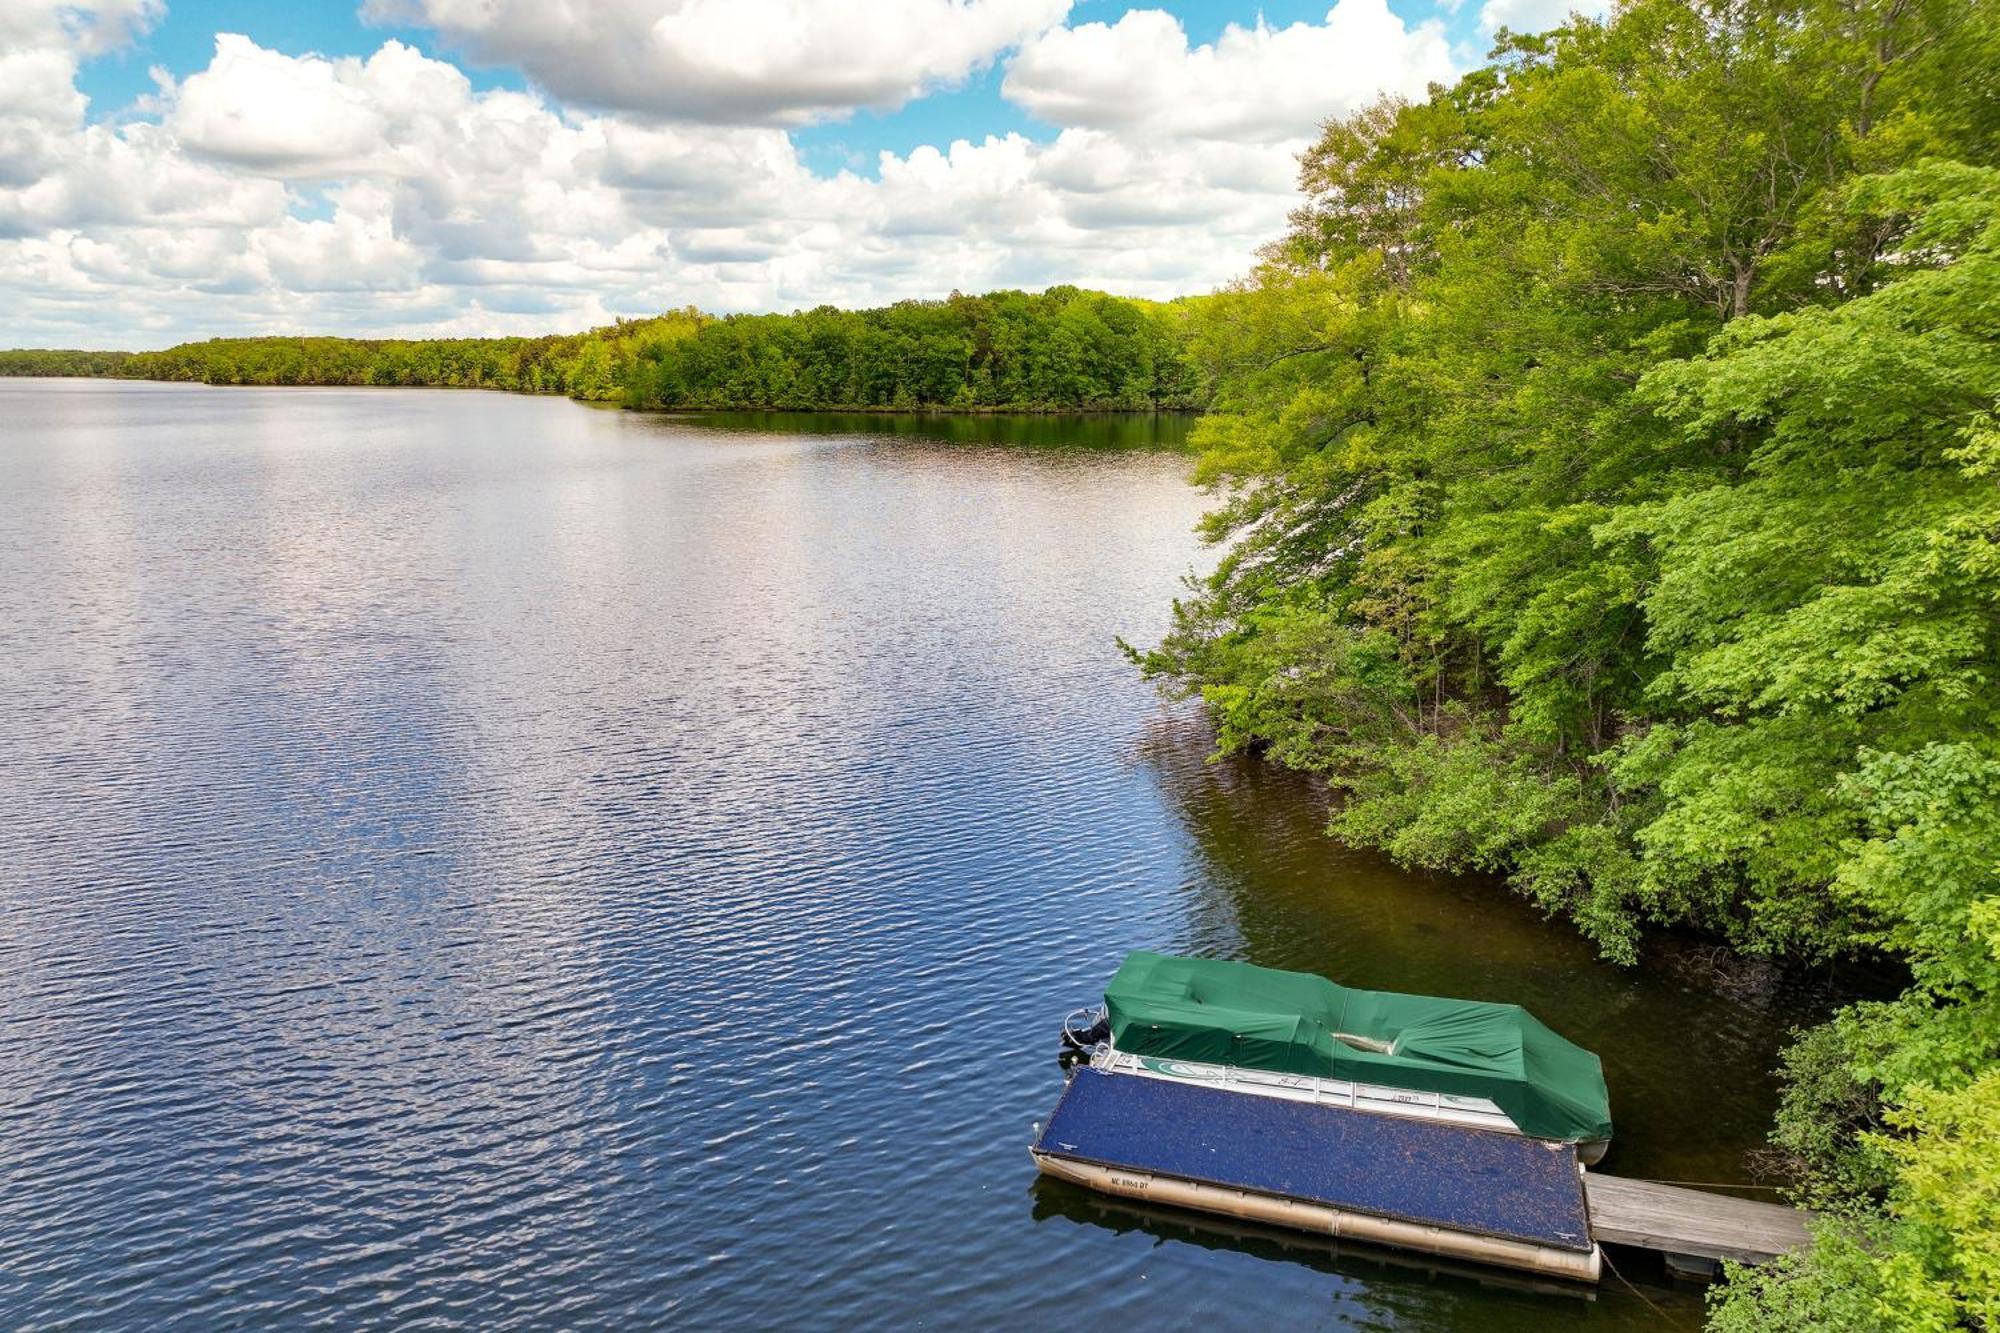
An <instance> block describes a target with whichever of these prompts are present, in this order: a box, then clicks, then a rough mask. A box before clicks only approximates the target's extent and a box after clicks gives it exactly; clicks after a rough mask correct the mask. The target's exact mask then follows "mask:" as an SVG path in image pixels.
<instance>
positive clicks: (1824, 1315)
mask: <svg viewBox="0 0 2000 1333" xmlns="http://www.w3.org/2000/svg"><path fill="white" fill-rule="evenodd" d="M1996 69H2000V40H1996V24H1995V18H1994V7H1993V6H1992V4H1990V3H1970V4H1968V3H1965V2H1964V0H1937V2H1932V0H1775V2H1772V3H1757V4H1740V3H1726V4H1725V3H1700V2H1693V3H1691V2H1690V0H1637V2H1636V3H1628V4H1626V5H1623V6H1621V7H1620V9H1619V11H1618V12H1617V14H1616V15H1615V16H1614V17H1613V18H1612V19H1611V20H1609V21H1607V22H1603V23H1599V22H1593V21H1588V20H1577V21H1575V22H1573V23H1572V25H1571V26H1569V27H1566V28H1564V29H1561V30H1559V31H1556V32H1554V33H1549V34H1545V35H1541V36H1535V37H1518V36H1517V37H1504V36H1503V38H1502V40H1501V43H1500V46H1499V49H1498V50H1497V52H1496V57H1495V63H1494V64H1493V65H1492V66H1491V67H1489V68H1486V69H1483V70H1480V71H1478V72H1477V73H1474V74H1472V75H1470V76H1468V77H1466V78H1464V79H1463V80H1462V81H1460V82H1459V83H1458V84H1456V85H1455V86H1453V87H1450V88H1440V89H1436V90H1434V92H1433V95H1432V96H1431V97H1430V98H1429V99H1428V100H1426V101H1424V102H1422V103H1418V104H1410V105H1404V104H1393V103H1385V104H1382V105H1377V106H1374V107H1371V108H1368V109H1366V110H1364V111H1362V112H1361V113H1359V114H1357V115H1355V116H1353V117H1352V118H1350V119H1346V120H1342V121H1339V122H1337V123H1332V124H1329V125H1328V126H1326V127H1325V131H1324V134H1323V136H1322V137H1321V138H1320V139H1319V141H1318V143H1317V144H1316V145H1315V146H1314V147H1313V148H1312V149H1311V150H1310V152H1309V153H1307V154H1306V155H1305V157H1304V158H1303V165H1302V176H1301V179H1302V184H1303V188H1304V195H1305V198H1304V200H1303V202H1302V203H1301V205H1300V206H1299V207H1298V209H1297V211H1296V212H1295V213H1294V215H1293V218H1292V225H1291V229H1290V232H1289V234H1287V235H1286V236H1285V237H1284V238H1283V239H1282V240H1280V241H1278V242H1277V243H1276V244H1274V245H1273V246H1271V247H1270V248H1269V250H1268V252H1267V253H1266V254H1265V256H1264V262H1263V263H1262V264H1261V265H1260V266H1259V267H1258V268H1257V269H1256V271H1255V273H1254V274H1253V275H1252V277H1251V278H1250V279H1249V280H1248V281H1246V282H1245V283H1244V284H1242V285H1241V287H1240V288H1239V289H1238V290H1235V291H1232V292H1229V293H1226V294H1224V295H1222V296H1221V297H1219V298H1217V299H1216V300H1215V301H1213V302H1211V303H1209V304H1207V305H1205V306H1204V307H1202V308H1201V309H1200V311H1199V312H1198V313H1197V315H1196V318H1195V321H1194V323H1195V327H1194V333H1193V339H1194V341H1193V346H1194V351H1195V356H1196V359H1197V360H1198V361H1199V362H1200V363H1201V364H1202V366H1203V368H1204V374H1205V375H1207V376H1208V377H1210V378H1212V380H1213V381H1214V382H1215V384H1216V385H1217V398H1216V402H1215V409H1214V411H1213V412H1212V413H1211V414H1210V415H1209V416H1207V417H1205V418H1204V419H1203V421H1202V422H1201V423H1200V424H1199V425H1198V426H1197V427H1196V432H1195V435H1196V442H1197V444H1198V445H1199V446H1200V447H1201V448H1202V450H1203V452H1202V456H1201V462H1200V464H1199V467H1200V471H1201V476H1202V478H1203V479H1204V480H1206V481H1207V482H1209V483H1212V484H1213V485H1215V486H1216V487H1217V488H1218V489H1219V491H1220V493H1221V496H1222V498H1223V503H1222V505H1221V507H1220V508H1219V509H1217V510H1215V511H1214V512H1213V513H1212V515H1211V516H1210V517H1209V519H1208V535H1209V536H1211V537H1212V538H1214V539H1215V540H1216V541H1217V542H1219V543H1223V544H1224V545H1225V546H1226V555H1225V557H1224V559H1223V560H1222V561H1221V563H1220V565H1219V567H1218V568H1217V569H1216V571H1215V572H1214V575H1213V577H1210V578H1208V579H1207V580H1206V581H1204V582H1201V583H1199V584H1198V585H1196V586H1195V587H1194V589H1193V590H1192V592H1191V595H1190V596H1189V597H1188V598H1186V599H1185V600H1184V601H1183V602H1182V603H1181V604H1180V605H1179V607H1178V608H1177V615H1176V620H1175V624H1174V627H1173V630H1172V632H1171V634H1170V636H1169V637H1168V638H1167V639H1166V640H1165V642H1164V643H1161V644H1159V645H1157V646H1155V647H1152V648H1150V649H1147V650H1145V651H1139V652H1135V654H1134V655H1135V657H1137V658H1138V660H1139V661H1140V662H1141V663H1142V664H1143V666H1144V667H1145V669H1146V670H1147V671H1148V672H1150V673H1151V674H1152V675H1153V676H1154V677H1156V678H1157V679H1159V680H1161V681H1162V682H1163V683H1165V684H1166V685H1167V686H1169V687H1170V688H1172V689H1175V690H1179V691H1184V692H1188V693H1196V694H1199V695H1200V697H1202V698H1203V699H1205V700H1206V701H1207V704H1208V707H1209V710H1210V712H1211V713H1212V714H1213V716H1214V718H1215V719H1216V721H1217V723H1218V724H1219V726H1220V729H1221V736H1222V744H1223V746H1224V748H1225V749H1231V750H1235V749H1251V750H1256V751H1259V752H1262V753H1264V754H1266V755H1268V756H1269V757H1271V758H1272V759H1274V760H1276V761H1278V762H1281V763H1284V764H1287V765H1290V766H1292V767H1295V768H1299V769H1304V770H1308V771H1310V772H1313V773H1316V774H1321V775H1323V776H1324V777H1325V778H1326V779H1327V780H1328V781H1329V782H1330V783H1331V784H1332V786H1333V788H1334V789H1335V791H1336V793H1337V803H1336V806H1335V812H1334V814H1333V816H1332V823H1331V829H1332V832H1333V833H1334V834H1335V835H1336V836H1337V837H1340V838H1343V839H1346V840H1348V841H1350V842H1353V843H1357V844H1364V845H1368V846H1372V847H1379V848H1382V849H1385V850H1386V851H1387V852H1389V853H1390V854H1391V855H1392V856H1394V857H1395V858H1396V859H1398V860H1399V861H1402V862H1404V863H1406V864H1409V865H1413V866H1421V867H1430V868H1435V869H1442V870H1464V869H1486V870H1497V871H1501V872H1504V873H1506V874H1508V875H1509V876H1511V878H1512V882H1513V883H1514V884H1515V885H1516V886H1517V887H1518V888H1519V890H1520V891H1521V892H1523V893H1525V894H1527V895H1529V896H1531V897H1532V898H1533V899H1534V900H1535V901H1536V902H1538V903H1540V904H1542V905H1543V906H1544V907H1545V908H1546V909H1548V910H1549V911H1551V912H1557V913H1562V914H1565V915H1567V916H1568V917H1569V918H1570V919H1572V920H1573V921H1574V922H1575V923H1576V925H1577V926H1578V927H1579V928H1580V929H1581V930H1583V931H1584V932H1585V933H1586V934H1588V935H1589V936H1590V937H1592V938H1593V939H1594V940H1596V941H1597V942H1598V944H1599V945H1600V947H1601V948H1602V949H1603V950H1604V951H1605V952H1606V953H1607V954H1609V955H1611V956H1613V957H1615V958H1620V959H1631V958H1633V957H1635V955H1636V954H1637V953H1638V952H1639V950H1640V949H1641V947H1642V945H1643V936H1644V933H1645V932H1646V931H1648V930H1649V929H1656V928H1661V927H1669V926H1678V927H1692V928H1696V929H1699V930H1702V931H1705V932H1710V933H1712V934H1713V935H1716V936H1720V937H1722V938H1725V939H1727V940H1728V941H1730V942H1732V944H1733V945H1734V946H1735V947H1736V948H1737V949H1738V950H1740V951H1742V952H1744V953H1747V954H1754V955H1766V956H1780V957H1785V958H1792V959H1805V960H1812V959H1823V958H1828V957H1831V956H1835V955H1840V954H1854V953H1857V952H1874V953H1877V954H1886V955H1888V956H1889V957H1891V958H1893V959H1894V960H1896V961H1897V962H1898V963H1899V964H1900V965H1901V966H1903V967H1905V968H1907V979H1908V983H1909V984H1908V989H1907V992H1906V993H1905V994H1903V995H1902V996H1901V997H1900V998H1898V999H1894V1000H1888V1001H1873V1002H1864V1003H1857V1004H1854V1005H1852V1006H1851V1007H1849V1008H1847V1009H1846V1010H1844V1011H1843V1012H1842V1013H1840V1014H1839V1016H1838V1017H1837V1018H1836V1019H1835V1020H1834V1021H1833V1022H1832V1023H1830V1024H1828V1025H1826V1026H1824V1027H1820V1028H1817V1029H1815V1030H1811V1031H1807V1032H1804V1033H1802V1034H1801V1035H1800V1036H1799V1038H1798V1040H1797V1043H1796V1044H1795V1045H1794V1046H1793V1047H1792V1049H1791V1050H1790V1052H1789V1053H1788V1055H1787V1056H1786V1057H1785V1061H1784V1066H1785V1067H1784V1070H1783V1071H1782V1072H1783V1075H1784V1077H1785V1080H1786V1090H1785V1093H1784V1103H1783V1107H1782V1110H1781V1112H1780V1115H1779V1119H1778V1124H1777V1128H1776V1131H1775V1135H1774V1138H1773V1147H1774V1149H1775V1150H1776V1151H1775V1154H1774V1155H1775V1157H1776V1158H1777V1160H1778V1162H1779V1164H1780V1165H1781V1166H1782V1167H1783V1168H1784V1174H1785V1175H1786V1177H1787V1178H1788V1184H1789V1187H1790V1189H1791V1190H1792V1192H1793V1194H1794V1197H1796V1198H1797V1199H1798V1200H1800V1201H1802V1202H1805V1203H1809V1204H1812V1205H1814V1206H1816V1207H1818V1208H1820V1209H1822V1210H1824V1216H1825V1219H1826V1220H1825V1221H1824V1222H1823V1223H1822V1224H1821V1225H1820V1227H1819V1230H1818V1234H1817V1241H1816V1244H1815V1245H1814V1247H1813V1248H1812V1249H1811V1250H1810V1251H1809V1252H1807V1253H1805V1254H1802V1255H1799V1256H1795V1257H1793V1258H1792V1259H1790V1260H1788V1261H1786V1262H1783V1263H1780V1264H1778V1265H1775V1266H1774V1267H1772V1268H1770V1269H1768V1270H1764V1271H1761V1272H1754V1273H1753V1272H1747V1271H1739V1272H1737V1273H1736V1274H1735V1275H1734V1276H1733V1278H1732V1279H1731V1280H1730V1281H1729V1282H1728V1283H1727V1284H1726V1285H1725V1286H1723V1287H1722V1288H1720V1289H1718V1294H1717V1297H1716V1301H1717V1304H1716V1305H1715V1307H1714V1310H1713V1320H1714V1326H1715V1327H1717V1328H1720V1329H1724V1330H1729V1331H1731V1333H1751V1331H1752V1330H1755V1331H1756V1333H1779V1331H1780V1330H1793V1329H1797V1330H1806V1329H1814V1330H1833V1329H1842V1330H1848V1329H1852V1330H1861V1329H1929V1330H1944V1329H1992V1328H1996V1327H2000V733H1996V721H2000V424H1996V416H1995V407H1996V403H1997V402H2000V170H1996V168H2000V80H1996V79H1995V77H1994V71H1995V70H1996ZM1702 1043H1703V1034H1702V1033H1700V1032H1689V1033H1688V1034H1687V1068H1686V1077H1688V1078H1690V1079H1700V1078H1703V1077H1705V1076H1706V1075H1705V1074H1704V1065H1703V1058H1702Z"/></svg>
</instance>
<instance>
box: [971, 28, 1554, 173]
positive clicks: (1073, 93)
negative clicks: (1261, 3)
mask: <svg viewBox="0 0 2000 1333" xmlns="http://www.w3.org/2000/svg"><path fill="white" fill-rule="evenodd" d="M1525 2H1528V0H1495V3H1525ZM1451 76H1452V60H1451V51H1450V44H1449V43H1448V42H1447V41H1446V39H1445V36H1444V33H1443V30H1442V28H1440V27H1439V26H1438V25H1437V24H1435V23H1426V24H1422V25H1419V26H1418V27H1415V28H1410V27H1407V26H1405V24H1404V23H1403V21H1402V20H1401V19H1399V18H1397V17H1396V16H1395V15H1394V14H1392V13H1391V12H1390V11H1389V7H1388V5H1387V4H1386V3H1384V0H1339V3H1338V4H1336V5H1335V6H1334V7H1333V8H1332V9H1331V10H1329V11H1328V12H1327V15H1326V19H1325V21H1324V22H1323V23H1318V24H1311V23H1294V24H1292V25H1291V26H1290V27H1285V28H1272V27H1268V26H1266V25H1265V24H1264V23H1263V22H1262V21H1261V20H1260V21H1259V22H1258V24H1257V25H1256V26H1255V27H1250V28H1243V27H1238V26H1236V25H1235V24H1231V25H1230V26H1228V27H1227V28H1225V29H1224V30H1223V33H1222V36H1221V37H1219V38H1218V39H1217V40H1216V41H1215V42H1214V43H1212V44H1208V45H1202V46H1193V47H1191V46H1189V45H1188V40H1187V33H1186V31H1185V30H1184V29H1182V27H1181V24H1180V21H1179V20H1178V19H1176V18H1175V17H1174V16H1173V15H1171V14H1168V13H1166V12H1165V11H1163V10H1158V9H1135V10H1130V11H1128V12H1127V13H1126V14H1125V15H1124V17H1122V18H1120V19H1119V20H1118V22H1116V23H1115V24H1104V23H1086V24H1083V25H1082V26H1080V27H1075V28H1057V29H1055V30H1054V31H1051V32H1048V33H1045V34H1043V35H1042V36H1040V37H1038V38H1036V39H1035V40H1033V41H1031V42H1029V43H1028V44H1027V45H1026V46H1024V47H1023V48H1022V49H1021V53H1020V55H1019V56H1017V57H1016V58H1015V59H1014V60H1013V62H1012V63H1011V64H1010V65H1009V66H1008V69H1007V79H1006V83H1005V92H1006V95H1007V97H1008V98H1009V99H1010V100H1012V101H1014V102H1016V103H1018V104H1019V105H1021V106H1022V107H1024V108H1026V109H1027V110H1028V111H1030V112H1032V113H1034V114H1035V115H1037V116H1039V117H1040V118H1042V119H1043V120H1046V121H1050V122H1052V123H1054V124H1058V125H1077V126H1088V127H1091V128H1095V129H1118V130H1141V129H1143V130H1144V132H1145V133H1146V134H1148V135H1161V134H1166V135H1175V136H1184V137H1194V138H1206V139H1221V140H1227V141H1230V142H1236V143H1245V142H1249V143H1276V142H1282V141H1285V140H1294V139H1297V138H1299V137H1300V135H1301V134H1302V133H1306V132H1309V131H1310V130H1311V128H1312V127H1313V126H1315V125H1317V124H1318V123H1319V122H1321V121H1323V120H1325V119H1327V118H1328V117H1329V116H1337V115H1344V114H1346V113H1347V112H1350V111H1353V110H1354V109H1355V108H1356V107H1357V106H1359V105H1360V104H1362V103H1364V102H1366V101H1369V100H1370V99H1372V98H1373V97H1375V96H1376V95H1378V94H1379V93H1382V92H1385V91H1386V92H1394V93H1399V94H1402V95H1404V96H1422V94H1423V92H1424V89H1425V87H1426V85H1428V84H1429V83H1431V82H1433V81H1447V80H1449V79H1450V78H1451Z"/></svg>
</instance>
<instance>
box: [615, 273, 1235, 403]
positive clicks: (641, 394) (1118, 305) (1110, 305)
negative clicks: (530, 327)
mask: <svg viewBox="0 0 2000 1333" xmlns="http://www.w3.org/2000/svg"><path fill="white" fill-rule="evenodd" d="M1182 341H1183V334H1182V332H1181V320H1180V312H1179V310H1177V309H1176V308H1175V307H1170V306H1159V305H1154V304H1151V303H1148V302H1141V301H1131V300H1125V299H1123V298H1120V297H1115V296H1106V295H1104V294H1103V293H1101V292H1086V291H1081V290H1079V289H1077V288H1075V287H1052V288H1050V289H1049V290H1048V291H1046V292H1043V293H1040V294H1039V295H1035V294H1030V293H1027V292H1011V291H1003V292H992V293H989V294H988V295H985V296H961V295H958V294H957V293H953V294H952V296H951V297H950V298H949V299H947V300H943V301H903V302H900V303H898V304H896V305H893V306H887V307H884V308H882V309H878V310H836V309H834V308H833V307H831V306H821V307H819V308H817V309H814V310H807V311H801V312H799V313H797V314H791V315H732V316H730V317H728V318H726V319H719V320H709V321H705V322H703V323H702V324H701V326H700V327H699V328H697V329H696V330H695V331H694V334H693V336H691V337H689V338H688V339H686V340H685V341H683V342H681V343H679V344H676V345H675V346H674V347H673V348H672V349H670V351H668V352H667V353H665V354H662V355H659V356H649V357H642V358H641V359H640V361H639V363H638V364H637V365H636V366H635V367H634V369H633V371H632V372H631V374H630V375H629V376H628V377H627V394H628V398H629V400H630V401H631V402H632V403H633V404H635V405H637V406H642V407H679V408H716V407H751V408H775V409H781V410H782V409H792V408H863V409H871V410H881V409H885V408H886V409H891V410H910V409H919V408H921V409H930V410H956V411H968V410H972V411H977V410H982V409H984V410H993V409H1002V408H1004V409H1015V410H1020V409H1030V410H1036V409H1092V410H1099V409H1155V408H1181V407H1189V406H1194V405H1196V403H1197V402H1198V391H1197V384H1196V382H1195V380H1194V378H1193V376H1192V373H1191V370H1190V367H1189V366H1188V364H1187V362H1186V360H1185V359H1184V357H1183V355H1182V353H1181V344H1182Z"/></svg>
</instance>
